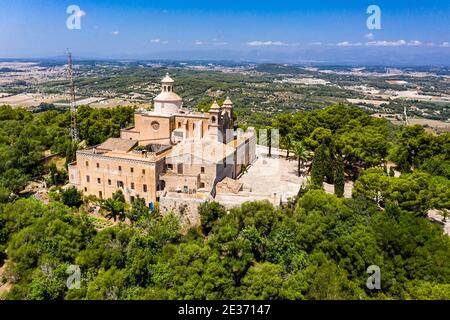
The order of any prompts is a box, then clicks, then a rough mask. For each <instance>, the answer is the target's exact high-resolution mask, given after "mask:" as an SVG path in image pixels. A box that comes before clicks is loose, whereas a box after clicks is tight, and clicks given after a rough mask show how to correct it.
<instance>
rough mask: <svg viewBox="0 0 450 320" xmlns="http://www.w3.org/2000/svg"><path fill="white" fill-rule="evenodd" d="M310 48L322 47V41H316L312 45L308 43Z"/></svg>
mask: <svg viewBox="0 0 450 320" xmlns="http://www.w3.org/2000/svg"><path fill="white" fill-rule="evenodd" d="M308 44H309V45H310V46H321V45H322V42H320V41H316V42H310V43H308Z"/></svg>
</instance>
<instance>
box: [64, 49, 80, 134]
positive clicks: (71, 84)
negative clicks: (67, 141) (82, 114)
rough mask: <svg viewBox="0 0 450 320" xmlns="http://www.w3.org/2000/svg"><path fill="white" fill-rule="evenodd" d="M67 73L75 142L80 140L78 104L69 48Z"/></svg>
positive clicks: (71, 122)
mask: <svg viewBox="0 0 450 320" xmlns="http://www.w3.org/2000/svg"><path fill="white" fill-rule="evenodd" d="M67 75H68V78H69V87H70V135H71V136H72V140H73V141H75V142H78V141H80V137H79V135H78V128H77V104H76V101H75V83H74V81H73V62H72V53H71V52H70V51H69V50H67Z"/></svg>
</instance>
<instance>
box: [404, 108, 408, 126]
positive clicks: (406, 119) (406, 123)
mask: <svg viewBox="0 0 450 320" xmlns="http://www.w3.org/2000/svg"><path fill="white" fill-rule="evenodd" d="M403 116H404V117H405V126H407V125H409V121H408V114H407V113H406V106H405V107H404V108H403Z"/></svg>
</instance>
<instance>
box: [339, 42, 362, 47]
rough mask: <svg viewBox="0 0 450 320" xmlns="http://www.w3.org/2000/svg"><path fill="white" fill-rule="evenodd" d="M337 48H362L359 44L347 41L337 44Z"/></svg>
mask: <svg viewBox="0 0 450 320" xmlns="http://www.w3.org/2000/svg"><path fill="white" fill-rule="evenodd" d="M337 46H338V47H360V46H362V43H361V42H354V43H352V42H348V41H343V42H339V43H338V44H337Z"/></svg>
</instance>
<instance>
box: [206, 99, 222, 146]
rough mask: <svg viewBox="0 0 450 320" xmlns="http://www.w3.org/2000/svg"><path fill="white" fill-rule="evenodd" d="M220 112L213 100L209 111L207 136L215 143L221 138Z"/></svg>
mask: <svg viewBox="0 0 450 320" xmlns="http://www.w3.org/2000/svg"><path fill="white" fill-rule="evenodd" d="M220 112H221V110H220V107H219V105H218V104H217V101H215V100H214V102H213V104H212V106H211V109H209V135H210V136H211V137H213V138H214V139H215V140H217V141H220V140H221V136H222V133H221V131H220V127H221V121H220Z"/></svg>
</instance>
